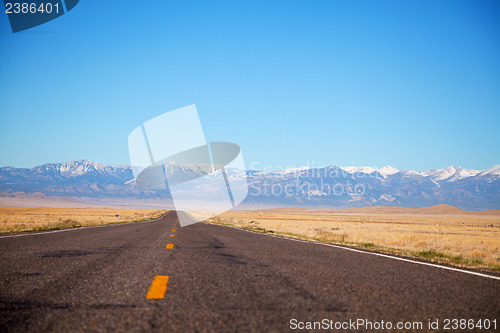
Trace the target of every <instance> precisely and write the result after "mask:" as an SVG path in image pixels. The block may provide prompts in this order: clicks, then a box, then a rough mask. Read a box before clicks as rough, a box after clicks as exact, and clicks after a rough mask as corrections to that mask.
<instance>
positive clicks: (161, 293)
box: [146, 275, 168, 299]
mask: <svg viewBox="0 0 500 333" xmlns="http://www.w3.org/2000/svg"><path fill="white" fill-rule="evenodd" d="M167 282H168V275H156V276H155V278H154V279H153V282H151V286H150V287H149V291H148V293H147V295H146V298H147V299H162V298H163V297H165V292H166V291H167Z"/></svg>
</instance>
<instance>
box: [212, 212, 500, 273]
mask: <svg viewBox="0 0 500 333" xmlns="http://www.w3.org/2000/svg"><path fill="white" fill-rule="evenodd" d="M203 223H205V224H207V225H217V226H221V227H227V228H232V229H236V230H241V231H246V232H251V233H253V234H259V235H263V236H270V237H275V238H281V239H286V240H291V241H296V242H301V243H308V244H316V245H323V246H329V247H334V248H337V249H342V250H348V251H352V252H357V253H364V254H371V255H374V256H379V257H384V258H389V259H395V260H400V261H406V262H410V263H413V264H419V265H424V266H431V267H437V268H441V269H447V270H450V271H455V272H460V273H466V274H471V275H477V276H482V277H485V278H490V279H494V280H500V277H499V276H494V275H488V274H483V273H478V272H473V271H467V270H465V269H460V268H454V267H448V266H443V265H437V264H432V263H430V262H425V261H417V260H411V259H407V258H401V257H396V256H391V255H388V254H383V253H377V252H370V251H363V250H359V249H355V248H352V247H348V246H341V245H335V244H326V243H319V242H314V241H306V240H303V239H296V238H289V237H285V236H278V235H270V234H265V233H262V232H258V231H252V230H247V229H240V228H237V227H231V226H228V225H222V224H212V223H207V222H203Z"/></svg>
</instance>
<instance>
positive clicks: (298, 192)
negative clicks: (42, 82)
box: [0, 161, 500, 210]
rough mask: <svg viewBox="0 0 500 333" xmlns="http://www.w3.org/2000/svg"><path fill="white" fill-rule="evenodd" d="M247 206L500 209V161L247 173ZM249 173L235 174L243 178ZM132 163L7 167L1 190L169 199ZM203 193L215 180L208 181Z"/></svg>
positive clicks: (170, 167) (191, 172)
mask: <svg viewBox="0 0 500 333" xmlns="http://www.w3.org/2000/svg"><path fill="white" fill-rule="evenodd" d="M165 172H166V173H167V174H171V173H173V172H177V173H183V174H186V175H189V177H192V176H193V175H196V174H200V175H201V174H202V173H203V172H204V171H203V170H202V169H197V168H193V169H186V168H185V167H181V166H177V165H172V164H169V165H166V166H165ZM246 174H247V177H248V182H249V195H248V197H247V199H246V200H245V201H244V205H247V206H250V205H251V206H253V207H258V206H261V205H262V206H266V207H269V206H277V207H279V206H302V207H332V208H347V207H363V206H405V207H414V208H418V207H425V206H432V205H436V204H449V205H453V206H456V207H459V208H462V209H467V210H484V209H500V165H496V166H494V167H492V168H490V169H487V170H483V171H479V170H469V169H464V168H462V167H458V166H450V167H448V168H445V169H432V170H427V171H420V172H419V171H414V170H411V169H407V170H402V171H399V170H397V169H395V168H393V167H391V166H385V167H383V168H380V169H375V168H370V167H342V168H340V167H337V166H329V167H325V168H316V169H311V168H297V169H288V170H283V171H256V170H250V171H247V172H246ZM244 175H245V173H244V171H241V170H240V171H238V172H235V173H232V177H243V176H244ZM133 178H134V177H133V174H132V168H131V167H130V166H118V167H111V166H107V165H104V164H100V163H95V162H92V161H74V162H68V163H53V164H44V165H41V166H37V167H35V168H32V169H22V168H13V167H3V168H0V192H8V193H13V192H24V193H36V192H41V193H43V194H45V195H47V196H65V197H94V198H128V199H130V198H131V199H134V198H135V199H144V198H169V197H170V196H169V192H168V190H158V191H153V190H143V189H140V188H138V187H137V186H135V182H134V180H133ZM199 188H200V191H208V190H209V188H210V184H208V183H206V184H204V183H201V184H200V187H199Z"/></svg>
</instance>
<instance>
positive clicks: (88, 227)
mask: <svg viewBox="0 0 500 333" xmlns="http://www.w3.org/2000/svg"><path fill="white" fill-rule="evenodd" d="M170 212H171V211H169V212H168V213H167V214H169V213H170ZM167 214H165V215H162V216H160V217H159V218H157V219H154V220H148V221H140V222H123V223H110V224H101V225H89V226H86V227H77V228H68V229H61V230H50V231H41V232H24V233H22V234H15V235H5V236H0V239H2V238H13V237H24V236H35V235H47V234H53V233H56V232H63V231H75V230H83V229H90V228H103V227H116V226H119V225H124V224H132V223H135V224H140V223H148V222H155V221H158V220H159V219H161V218H162V217H164V216H166V215H167Z"/></svg>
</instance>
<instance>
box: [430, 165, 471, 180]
mask: <svg viewBox="0 0 500 333" xmlns="http://www.w3.org/2000/svg"><path fill="white" fill-rule="evenodd" d="M478 173H480V171H478V170H471V169H465V168H462V167H459V166H458V167H457V166H454V165H450V166H449V167H447V168H444V169H431V170H426V171H422V172H420V175H422V176H424V177H430V178H431V179H432V180H447V181H451V182H453V181H457V180H459V179H463V178H467V177H472V176H475V175H477V174H478Z"/></svg>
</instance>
